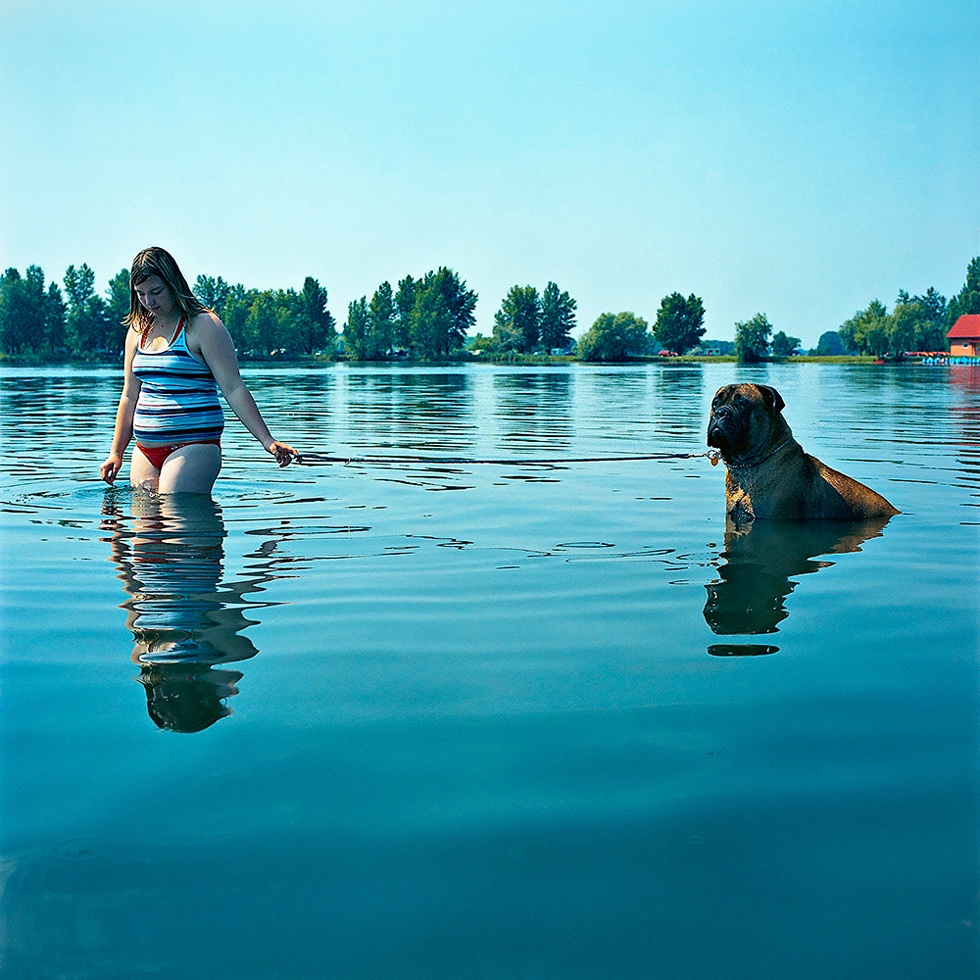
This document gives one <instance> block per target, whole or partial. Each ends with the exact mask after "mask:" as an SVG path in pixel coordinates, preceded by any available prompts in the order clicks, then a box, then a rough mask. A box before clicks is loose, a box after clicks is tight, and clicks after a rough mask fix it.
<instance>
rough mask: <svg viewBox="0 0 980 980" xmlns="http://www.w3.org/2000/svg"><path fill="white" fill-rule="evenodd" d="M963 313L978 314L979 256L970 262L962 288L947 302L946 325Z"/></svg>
mask: <svg viewBox="0 0 980 980" xmlns="http://www.w3.org/2000/svg"><path fill="white" fill-rule="evenodd" d="M965 313H980V255H978V256H977V257H976V258H975V259H971V260H970V264H969V265H968V266H967V269H966V282H965V283H964V284H963V288H962V289H961V290H960V291H959V292H958V293H957V294H956V295H955V296H954V297H953V298H952V299H951V300H950V301H949V308H948V311H947V318H946V322H947V324H948V325H949V326H950V327H951V326H952V325H953V324H954V323H956V321H957V320H958V319H959V318H960V317H961V316H963V315H964V314H965ZM943 342H944V344H945V337H944V338H943Z"/></svg>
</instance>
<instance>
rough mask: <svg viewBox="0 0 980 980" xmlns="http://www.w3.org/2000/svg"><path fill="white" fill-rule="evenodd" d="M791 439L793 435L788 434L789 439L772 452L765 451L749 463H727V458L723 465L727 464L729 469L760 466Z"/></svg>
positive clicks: (783, 447)
mask: <svg viewBox="0 0 980 980" xmlns="http://www.w3.org/2000/svg"><path fill="white" fill-rule="evenodd" d="M792 441H793V437H792V436H790V437H789V439H787V440H786V441H785V442H784V443H782V444H781V445H779V446H777V447H776V448H775V449H774V450H773V451H772V452H770V453H766V455H765V456H763V457H762V459H756V460H753V461H752V462H751V463H729V462H728V460H727V459H726V460H725V466H727V467H728V468H729V469H730V470H751V469H753V468H754V467H756V466H761V465H762V464H763V463H764V462H765V461H766V460H767V459H770V458H772V457H773V456H775V455H776V453H778V452H779V450H780V449H785V448H786V447H787V446H788V445H789V444H790V443H791V442H792Z"/></svg>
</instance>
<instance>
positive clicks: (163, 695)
mask: <svg viewBox="0 0 980 980" xmlns="http://www.w3.org/2000/svg"><path fill="white" fill-rule="evenodd" d="M129 499H130V500H131V501H132V506H131V514H130V515H129V516H126V515H125V514H124V513H123V511H122V508H121V507H120V505H119V495H118V493H117V492H116V491H108V492H107V493H106V495H105V501H104V505H103V510H102V521H101V525H100V527H101V530H102V531H103V532H108V534H109V537H107V538H103V540H107V541H108V542H109V544H110V546H111V551H112V558H111V560H112V561H113V562H114V563H115V565H116V568H117V569H118V571H119V575H118V578H119V579H120V580H121V581H122V583H123V590H124V591H125V592H126V595H127V599H126V601H125V602H123V603H122V604H121V605H120V608H121V609H125V610H126V625H127V627H128V628H129V629H130V630H131V631H132V634H133V639H134V641H135V645H134V647H133V652H132V660H133V663H135V664H138V665H139V667H140V675H139V677H137V678H136V680H138V681H139V683H140V684H142V685H143V687H144V688H145V690H146V700H147V710H148V712H149V715H150V717H151V718H152V719H153V721H154V722H155V723H156V724H157V725H158V726H159V727H160V728H164V729H168V730H170V731H175V732H199V731H202V730H203V729H205V728H208V727H209V726H211V725H213V724H214V723H215V722H216V721H217V720H218V719H219V718H223V717H225V716H227V715H230V714H231V709H230V708H229V707H228V706H227V704H226V703H225V702H226V700H227V699H228V698H230V697H233V696H234V695H236V694H237V693H238V688H237V687H236V685H237V683H238V682H239V681H240V680H241V679H242V676H243V675H242V673H241V672H240V671H238V670H228V669H225V668H224V667H223V666H221V665H224V664H228V663H238V662H240V661H243V660H248V659H249V658H250V657H254V656H255V655H256V654H257V653H258V650H257V649H256V648H255V645H254V644H253V643H252V641H251V640H249V639H248V638H247V637H246V636H244V635H242V634H243V631H244V630H245V629H246V628H248V627H249V626H254V625H255V624H256V623H257V622H258V620H256V619H250V618H247V617H246V616H245V613H244V609H245V608H247V609H248V611H249V612H250V613H251V612H253V611H254V610H256V609H258V608H262V607H264V606H271V605H278V603H272V602H256V601H255V600H254V599H252V598H246V596H250V595H252V594H254V593H260V592H263V591H264V590H263V585H264V583H266V582H268V581H270V580H271V579H273V578H276V577H277V575H276V574H275V572H274V568H275V566H276V565H277V563H278V562H277V559H276V558H275V557H274V552H275V550H276V547H277V541H276V540H266V541H265V542H263V544H262V545H261V546H260V547H259V548H258V549H257V550H256V551H255V552H254V553H252V554H250V555H246V556H245V557H246V558H247V559H254V560H256V561H254V563H253V564H251V565H250V566H249V572H248V574H247V575H246V576H244V577H243V578H241V579H239V580H238V581H233V582H227V581H222V577H223V561H224V544H225V540H226V532H225V525H224V520H223V518H222V514H221V508H220V507H219V506H218V504H216V503H215V502H214V501H213V500H212V499H211V498H210V497H207V496H202V495H197V494H186V495H185V494H175V495H172V496H156V495H154V494H144V493H139V492H137V493H134V494H132V496H131V497H130V498H129Z"/></svg>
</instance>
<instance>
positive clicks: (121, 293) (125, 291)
mask: <svg viewBox="0 0 980 980" xmlns="http://www.w3.org/2000/svg"><path fill="white" fill-rule="evenodd" d="M106 297H107V300H108V302H107V304H106V305H107V308H108V314H109V319H110V320H112V322H113V323H117V324H121V323H122V322H123V320H124V319H125V318H126V317H127V316H129V309H130V298H129V297H130V289H129V270H128V269H120V270H119V271H118V272H117V273H116V274H115V275H114V276H113V277H112V278H111V279H110V280H109V289H108V291H107V293H106ZM122 332H123V331H122V330H120V333H122Z"/></svg>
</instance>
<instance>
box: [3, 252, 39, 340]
mask: <svg viewBox="0 0 980 980" xmlns="http://www.w3.org/2000/svg"><path fill="white" fill-rule="evenodd" d="M32 268H36V267H32ZM42 303H43V293H42V294H41V295H40V296H39V297H38V298H37V302H34V288H33V284H32V283H31V282H29V281H28V280H26V279H22V278H21V275H20V272H19V271H18V270H17V269H14V268H10V269H7V270H6V272H4V274H3V279H0V347H2V349H3V350H4V352H5V353H8V354H27V353H31V352H33V351H34V350H35V344H36V343H43V339H44V313H43V309H42Z"/></svg>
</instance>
